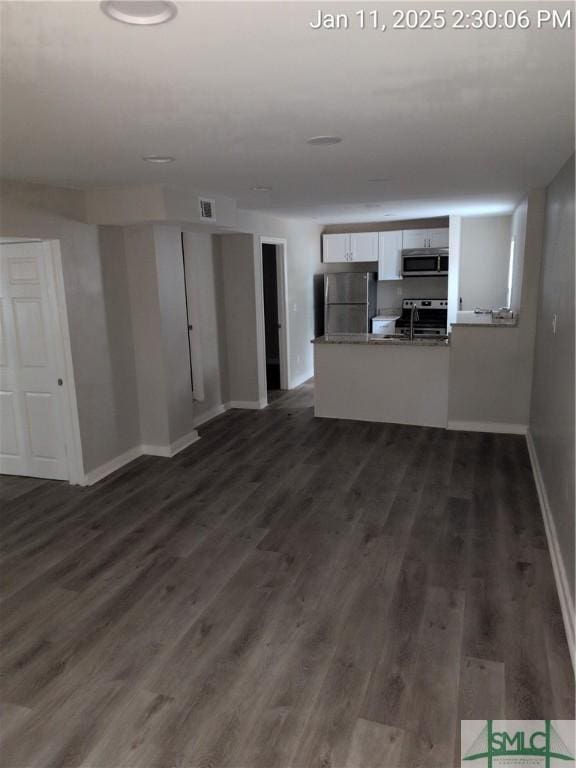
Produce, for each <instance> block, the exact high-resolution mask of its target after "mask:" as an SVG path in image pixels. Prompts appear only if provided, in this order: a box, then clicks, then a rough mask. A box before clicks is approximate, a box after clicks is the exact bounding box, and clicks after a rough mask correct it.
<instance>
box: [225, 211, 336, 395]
mask: <svg viewBox="0 0 576 768" xmlns="http://www.w3.org/2000/svg"><path fill="white" fill-rule="evenodd" d="M238 228H239V229H240V230H241V231H244V232H251V233H253V234H254V235H255V236H256V237H257V243H259V239H260V237H263V236H267V237H280V238H286V240H287V247H286V268H287V269H286V271H287V294H288V308H289V317H288V323H289V328H290V345H289V354H288V357H289V368H290V370H289V376H290V381H291V386H293V387H294V386H297V385H298V384H301V383H302V382H303V381H306V379H308V378H310V377H311V376H312V375H313V373H314V364H313V351H312V344H311V343H310V342H311V340H312V339H313V338H314V275H315V274H317V273H319V272H321V271H322V269H321V252H320V242H321V237H320V233H321V227H320V225H318V224H316V223H314V222H310V221H305V220H301V219H280V218H277V217H274V216H268V215H266V214H262V213H258V212H256V211H243V210H239V211H238Z"/></svg>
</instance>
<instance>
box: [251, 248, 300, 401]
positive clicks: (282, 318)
mask: <svg viewBox="0 0 576 768" xmlns="http://www.w3.org/2000/svg"><path fill="white" fill-rule="evenodd" d="M263 245H275V246H276V287H277V293H278V324H279V325H280V328H279V329H278V341H279V351H280V389H291V384H292V377H291V374H290V355H289V349H290V328H289V325H288V318H289V312H288V270H287V259H286V252H287V247H288V241H287V240H286V238H284V237H269V236H267V235H263V236H261V237H260V238H259V240H258V254H257V256H258V257H257V258H256V259H255V270H254V272H255V278H256V280H255V284H256V329H257V334H256V343H257V350H258V389H259V397H260V401H261V402H262V401H265V402H266V403H268V389H267V383H266V335H265V320H264V284H263V271H262V246H263Z"/></svg>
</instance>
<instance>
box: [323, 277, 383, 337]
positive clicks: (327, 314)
mask: <svg viewBox="0 0 576 768" xmlns="http://www.w3.org/2000/svg"><path fill="white" fill-rule="evenodd" d="M375 314H376V272H332V273H331V274H328V275H325V276H324V333H325V334H326V335H330V334H338V333H370V324H371V321H372V318H373V317H374V316H375Z"/></svg>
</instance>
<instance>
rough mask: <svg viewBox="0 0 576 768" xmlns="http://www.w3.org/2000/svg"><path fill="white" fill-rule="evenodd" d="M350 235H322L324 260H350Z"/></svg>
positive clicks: (329, 261) (330, 261)
mask: <svg viewBox="0 0 576 768" xmlns="http://www.w3.org/2000/svg"><path fill="white" fill-rule="evenodd" d="M349 255H350V235H322V261H324V262H326V263H332V262H336V261H350V259H349V258H348V256H349Z"/></svg>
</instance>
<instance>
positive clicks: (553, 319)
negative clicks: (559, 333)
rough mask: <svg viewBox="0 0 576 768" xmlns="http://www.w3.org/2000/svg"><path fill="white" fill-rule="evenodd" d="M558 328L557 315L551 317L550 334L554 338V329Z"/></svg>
mask: <svg viewBox="0 0 576 768" xmlns="http://www.w3.org/2000/svg"><path fill="white" fill-rule="evenodd" d="M557 327H558V315H552V333H553V334H554V336H556V328H557Z"/></svg>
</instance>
